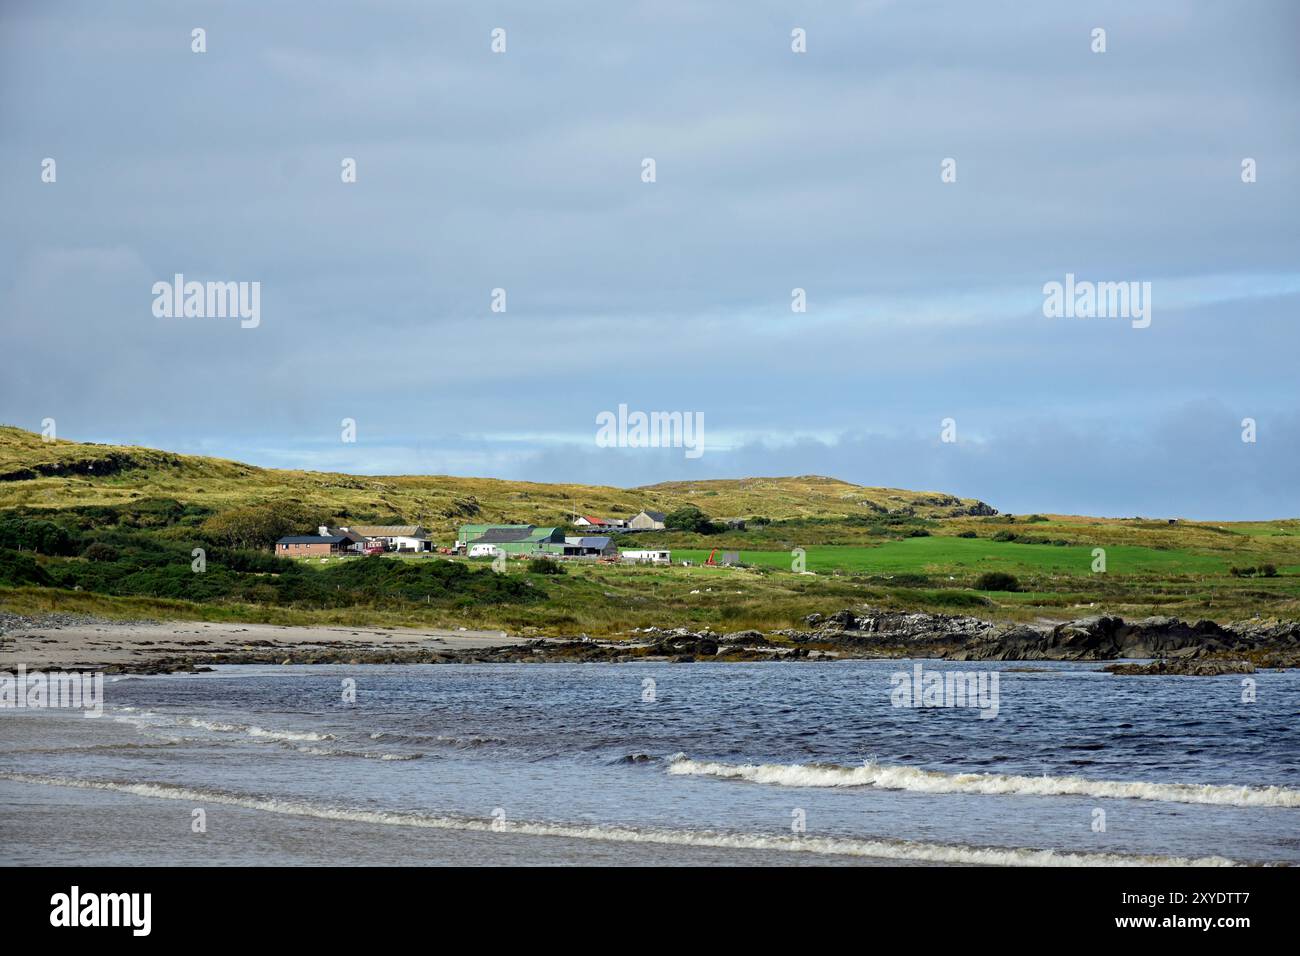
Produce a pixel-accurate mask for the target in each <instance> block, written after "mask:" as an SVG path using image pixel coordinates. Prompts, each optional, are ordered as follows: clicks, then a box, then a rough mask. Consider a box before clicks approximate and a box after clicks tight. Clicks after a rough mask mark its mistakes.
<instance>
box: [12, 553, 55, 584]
mask: <svg viewBox="0 0 1300 956" xmlns="http://www.w3.org/2000/svg"><path fill="white" fill-rule="evenodd" d="M0 584H3V585H5V586H6V587H15V588H16V587H21V586H22V585H24V584H35V585H38V586H41V587H45V586H47V585H49V584H50V576H49V574H47V573H46V571H45V569H44V568H43V567H41V566H40V565H39V564H37V563H36V559H35V558H33V557H32V556H31V555H29V554H19V553H18V552H17V551H7V550H0Z"/></svg>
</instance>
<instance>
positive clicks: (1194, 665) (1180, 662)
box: [1102, 657, 1255, 677]
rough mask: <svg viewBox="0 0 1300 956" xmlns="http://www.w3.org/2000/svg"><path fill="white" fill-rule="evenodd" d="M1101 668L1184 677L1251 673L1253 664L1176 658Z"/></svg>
mask: <svg viewBox="0 0 1300 956" xmlns="http://www.w3.org/2000/svg"><path fill="white" fill-rule="evenodd" d="M1102 670H1104V671H1106V672H1107V673H1109V674H1124V675H1130V676H1139V677H1141V676H1147V675H1153V674H1176V675H1180V676H1184V677H1220V676H1222V675H1224V674H1253V673H1255V665H1254V664H1252V663H1250V661H1223V660H1195V659H1192V658H1187V657H1183V658H1177V659H1175V660H1159V661H1153V662H1152V663H1150V664H1109V665H1107V666H1106V667H1103V668H1102Z"/></svg>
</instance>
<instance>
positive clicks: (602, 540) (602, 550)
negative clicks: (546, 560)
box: [564, 535, 618, 558]
mask: <svg viewBox="0 0 1300 956" xmlns="http://www.w3.org/2000/svg"><path fill="white" fill-rule="evenodd" d="M564 554H565V555H566V556H568V557H574V558H596V557H612V556H613V555H616V554H618V548H616V547H615V546H614V539H613V538H610V537H608V536H605V535H602V536H598V537H590V538H588V537H567V538H565V539H564Z"/></svg>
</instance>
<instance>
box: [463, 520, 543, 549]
mask: <svg viewBox="0 0 1300 956" xmlns="http://www.w3.org/2000/svg"><path fill="white" fill-rule="evenodd" d="M458 537H459V542H460V543H461V544H463V545H464V546H465V547H466V548H467V549H468V548H469V547H470V546H471V545H476V544H482V545H489V544H490V545H492V547H493V548H495V549H496V550H498V551H504V552H505V553H506V554H538V553H549V554H563V553H564V532H563V531H562V530H561V529H559V528H537V527H534V526H533V525H530V524H467V525H461V528H460V534H459V536H458Z"/></svg>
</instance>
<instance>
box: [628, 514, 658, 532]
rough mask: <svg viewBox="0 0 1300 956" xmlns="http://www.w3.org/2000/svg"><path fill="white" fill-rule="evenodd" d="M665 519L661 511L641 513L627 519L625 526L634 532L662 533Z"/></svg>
mask: <svg viewBox="0 0 1300 956" xmlns="http://www.w3.org/2000/svg"><path fill="white" fill-rule="evenodd" d="M666 517H667V515H665V514H664V513H663V512H662V511H641V512H638V513H637V514H634V515H633V516H632V517H631V518H629V519H628V522H627V526H628V527H629V528H631V529H632V530H634V531H662V530H664V519H665V518H666Z"/></svg>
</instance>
